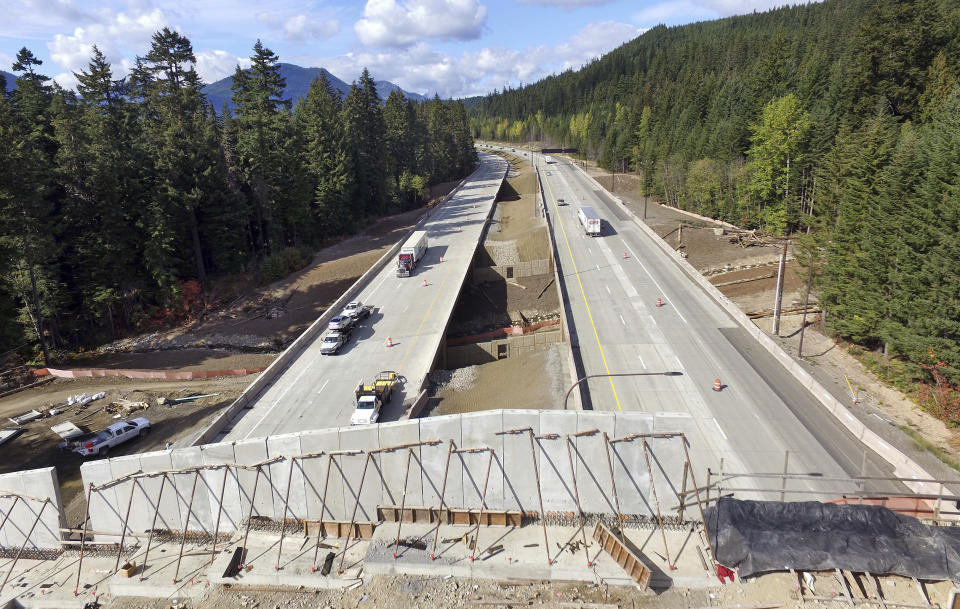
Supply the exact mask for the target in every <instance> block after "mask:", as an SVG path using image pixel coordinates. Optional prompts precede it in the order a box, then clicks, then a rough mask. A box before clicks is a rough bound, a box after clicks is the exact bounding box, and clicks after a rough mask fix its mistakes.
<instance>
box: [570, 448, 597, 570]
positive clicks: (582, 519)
mask: <svg viewBox="0 0 960 609" xmlns="http://www.w3.org/2000/svg"><path fill="white" fill-rule="evenodd" d="M571 444H573V442H572V441H571V440H570V435H569V434H568V435H567V459H568V460H569V461H570V477H571V479H572V480H573V496H574V498H575V499H576V500H577V520H578V522H579V527H580V533H581V534H582V535H583V553H584V555H585V556H586V557H587V567H592V566H593V561H591V560H590V551H589V550H588V549H587V528H586V525H587V518H586V515H585V514H584V513H583V507H581V504H580V490H579V489H578V488H577V470H576V468H575V467H574V466H573V449H571V448H570V446H571Z"/></svg>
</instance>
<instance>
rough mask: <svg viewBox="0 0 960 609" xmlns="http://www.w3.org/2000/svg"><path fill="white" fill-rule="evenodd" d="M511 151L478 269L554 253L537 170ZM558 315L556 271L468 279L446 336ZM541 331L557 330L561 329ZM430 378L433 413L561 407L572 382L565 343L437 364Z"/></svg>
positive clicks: (529, 259)
mask: <svg viewBox="0 0 960 609" xmlns="http://www.w3.org/2000/svg"><path fill="white" fill-rule="evenodd" d="M506 158H507V160H508V161H509V162H510V172H509V173H508V175H507V180H506V182H505V183H504V185H503V187H501V189H500V192H499V194H498V197H497V205H496V209H495V210H494V216H493V221H492V222H491V225H490V229H489V231H488V234H487V237H486V239H485V240H484V242H483V243H482V244H481V247H480V249H479V250H478V252H477V259H476V261H475V263H476V268H475V271H474V272H475V273H482V272H483V268H484V267H494V266H496V267H501V268H502V267H511V266H514V267H517V265H520V264H521V263H525V262H533V261H536V260H548V259H549V258H550V238H549V234H548V232H547V224H546V219H545V218H544V217H543V216H542V214H541V213H540V210H539V209H538V208H537V176H536V173H535V172H534V171H533V169H532V168H531V167H530V164H529V163H527V162H526V161H525V160H522V159H520V158H518V157H516V156H512V155H506ZM517 268H518V267H517ZM487 276H488V277H490V276H489V275H487ZM559 317H560V301H559V298H558V296H557V288H556V285H555V284H554V276H553V271H552V270H550V271H549V272H547V273H544V274H538V275H530V276H525V277H514V278H511V279H502V278H490V280H487V281H483V282H471V281H470V280H468V282H467V285H465V286H464V288H463V293H462V294H461V296H460V301H459V302H458V304H457V307H456V309H454V312H453V319H452V320H451V322H450V327H449V329H448V331H447V336H448V337H455V336H456V337H463V336H471V335H477V334H481V333H483V332H488V331H490V330H495V329H499V328H508V327H511V326H528V325H531V324H534V323H538V322H541V321H547V320H555V319H559ZM538 331H553V332H556V331H557V328H556V327H550V328H544V329H541V330H538ZM431 380H432V383H433V386H432V389H433V400H432V405H433V407H432V409H431V411H430V414H431V415H440V414H455V413H462V412H476V411H479V410H490V409H494V408H541V409H549V408H560V407H562V402H563V395H564V392H565V391H566V387H567V385H568V384H569V379H568V377H567V373H566V347H565V345H563V344H560V343H558V344H554V345H551V346H549V347H547V348H544V349H542V350H538V351H533V352H529V353H523V354H519V355H511V356H510V357H508V358H506V359H501V360H498V361H493V362H488V363H484V364H479V365H473V366H467V367H465V368H459V369H456V370H438V371H436V372H435V373H433V374H432V375H431Z"/></svg>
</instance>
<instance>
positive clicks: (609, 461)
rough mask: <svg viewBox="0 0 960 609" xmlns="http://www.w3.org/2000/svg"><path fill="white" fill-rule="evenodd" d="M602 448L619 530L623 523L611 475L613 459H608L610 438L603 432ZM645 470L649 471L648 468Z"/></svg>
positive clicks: (614, 478)
mask: <svg viewBox="0 0 960 609" xmlns="http://www.w3.org/2000/svg"><path fill="white" fill-rule="evenodd" d="M644 441H646V440H644ZM603 448H604V450H606V453H607V467H608V468H609V469H610V485H611V486H612V487H613V503H614V506H616V508H617V528H618V529H619V528H620V527H621V522H622V521H623V513H622V512H621V511H620V497H619V496H618V495H617V480H616V477H614V475H613V459H612V458H611V457H610V436H608V435H607V432H603ZM647 469H649V467H648V468H647Z"/></svg>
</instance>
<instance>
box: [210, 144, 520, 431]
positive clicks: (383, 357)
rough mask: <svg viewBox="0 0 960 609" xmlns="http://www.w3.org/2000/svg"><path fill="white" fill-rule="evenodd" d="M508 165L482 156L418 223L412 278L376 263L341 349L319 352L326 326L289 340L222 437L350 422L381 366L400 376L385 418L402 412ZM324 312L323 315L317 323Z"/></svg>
mask: <svg viewBox="0 0 960 609" xmlns="http://www.w3.org/2000/svg"><path fill="white" fill-rule="evenodd" d="M506 170H507V163H506V161H504V160H503V159H502V158H500V157H497V156H493V155H490V154H486V153H480V166H479V167H478V168H477V170H476V171H475V172H474V173H473V174H472V175H471V176H470V177H469V178H467V179H466V180H465V181H464V182H463V184H462V185H461V186H460V187H459V188H458V189H457V190H456V191H455V192H454V193H453V194H452V196H451V197H450V198H449V200H448V201H447V202H446V203H445V204H443V205H442V206H439V207H437V208H434V209H433V210H432V211H431V213H430V215H429V217H427V218H426V219H425V220H424V221H422V222H421V224H420V225H418V226H417V227H416V228H417V230H425V231H427V235H428V239H429V249H428V250H427V253H426V254H425V255H424V258H423V260H421V261H420V263H419V264H418V265H417V268H416V270H415V271H414V273H413V275H412V276H411V277H403V278H400V277H397V276H396V272H395V262H394V259H395V256H392V257H390V258H389V259H388V260H385V261H384V262H383V264H382V265H381V267H380V268H375V269H373V270H372V272H371V273H370V276H369V277H368V278H367V279H366V280H365V281H364V282H363V285H361V286H359V290H358V291H354V292H353V293H349V292H348V294H349V295H350V298H351V299H357V300H361V301H363V302H364V303H365V304H367V305H372V306H373V307H374V311H373V314H372V315H371V316H370V317H369V318H367V319H366V320H364V321H363V322H362V323H361V326H360V327H359V328H357V329H356V330H355V331H354V332H353V336H352V337H351V338H350V341H349V343H348V344H347V345H346V346H345V347H344V348H343V349H342V350H341V351H340V353H339V354H338V355H329V356H328V355H321V354H320V342H321V340H322V331H315V332H314V335H313V336H310V337H309V339H308V340H303V341H300V343H301V344H295V345H293V346H291V351H295V352H294V353H290V354H286V353H285V354H284V356H281V361H280V362H278V364H279V365H282V369H280V370H274V371H271V370H267V371H265V372H264V373H263V374H264V375H267V374H268V373H269V374H275V376H273V377H272V379H271V380H270V382H269V384H267V385H266V386H265V387H262V388H259V390H256V388H255V390H254V391H250V390H248V392H249V393H252V394H253V395H251V396H249V398H248V402H247V403H246V406H247V407H246V408H243V409H241V410H239V413H238V414H237V416H235V417H234V418H233V419H232V420H231V421H229V422H228V423H227V424H226V426H225V427H224V429H223V432H222V433H221V434H220V436H219V437H220V438H222V439H224V440H243V439H246V438H253V437H266V436H272V435H277V434H283V433H290V432H294V431H303V430H307V429H321V428H329V427H338V426H343V425H349V421H350V414H351V413H352V412H353V409H354V405H355V404H354V395H353V390H354V389H355V388H356V386H357V383H358V382H359V381H360V380H361V379H363V380H369V379H371V378H372V377H374V376H375V375H376V374H377V372H379V371H381V370H396V371H397V372H399V373H400V374H401V375H402V376H403V377H404V382H403V384H402V385H401V386H400V387H399V390H398V391H397V394H396V395H395V396H394V398H393V400H392V401H391V402H390V404H388V405H387V407H386V409H385V411H384V413H383V417H382V420H384V421H393V420H397V419H399V418H401V416H402V415H403V410H404V409H403V402H404V401H405V400H408V399H411V398H414V397H416V396H417V394H418V393H419V392H420V391H421V389H422V388H423V387H424V386H425V384H426V376H427V374H428V373H429V372H430V370H431V369H432V367H433V363H434V361H435V359H436V356H437V353H438V349H439V348H440V346H441V344H442V341H443V338H444V334H445V330H446V327H447V324H448V322H449V320H450V316H451V314H452V313H453V308H454V305H455V304H456V301H457V296H458V295H459V293H460V289H461V287H462V285H463V281H464V279H465V277H466V275H467V272H468V270H469V268H470V264H471V262H472V261H473V257H474V253H475V251H476V249H477V245H478V243H479V242H480V239H481V235H482V234H483V232H484V230H485V227H486V225H487V222H488V220H489V217H490V214H491V211H492V209H493V202H494V199H495V198H496V195H497V192H498V191H499V190H500V185H501V183H502V182H503V179H504V177H505V175H506ZM336 306H339V304H338V305H336ZM331 308H334V307H331ZM336 312H337V311H331V312H330V313H331V314H335V313H336ZM329 316H330V315H329V314H328V315H325V316H324V317H322V318H321V319H320V320H319V321H320V323H321V326H322V325H325V319H326V318H328V317H329ZM316 330H322V327H321V328H317V329H316ZM388 339H389V341H390V342H392V345H393V346H388ZM284 360H286V361H284ZM261 384H262V381H261ZM255 385H256V383H255ZM212 437H217V436H216V435H214V436H212ZM205 439H207V440H209V439H212V438H205Z"/></svg>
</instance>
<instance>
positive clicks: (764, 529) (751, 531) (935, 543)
mask: <svg viewBox="0 0 960 609" xmlns="http://www.w3.org/2000/svg"><path fill="white" fill-rule="evenodd" d="M705 517H706V524H707V530H708V531H709V534H710V540H711V542H712V544H713V548H714V552H715V556H716V559H717V562H719V563H720V564H722V565H726V566H727V567H731V568H739V570H740V575H741V577H748V576H750V575H753V574H756V573H763V572H767V571H785V570H788V569H797V570H804V571H826V570H830V571H832V570H833V569H846V570H849V571H858V572H870V573H875V574H878V575H879V574H888V573H889V574H895V575H903V576H906V577H916V578H918V579H930V580H953V581H960V528H957V527H934V526H928V525H925V524H923V523H921V522H920V521H919V520H917V519H916V518H912V517H910V516H905V515H903V514H898V513H896V512H893V511H891V510H888V509H887V508H884V507H880V506H874V505H839V504H834V503H818V502H816V501H804V502H795V503H781V502H776V501H741V500H739V499H733V498H729V497H724V498H722V499H720V501H719V503H718V504H717V505H715V506H710V507H709V508H708V509H707V510H706V511H705Z"/></svg>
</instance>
